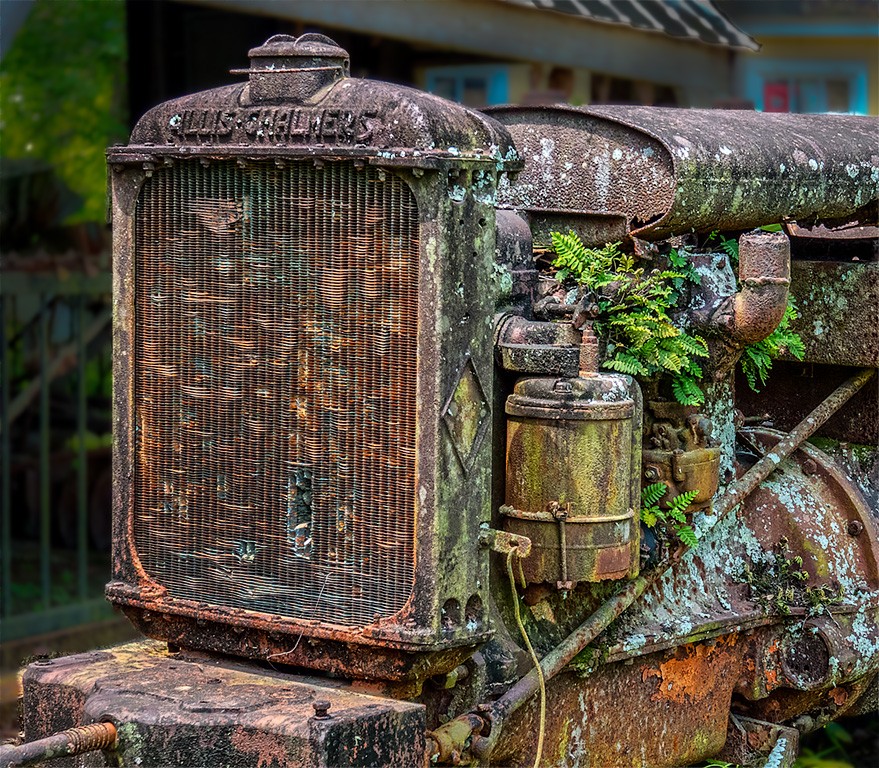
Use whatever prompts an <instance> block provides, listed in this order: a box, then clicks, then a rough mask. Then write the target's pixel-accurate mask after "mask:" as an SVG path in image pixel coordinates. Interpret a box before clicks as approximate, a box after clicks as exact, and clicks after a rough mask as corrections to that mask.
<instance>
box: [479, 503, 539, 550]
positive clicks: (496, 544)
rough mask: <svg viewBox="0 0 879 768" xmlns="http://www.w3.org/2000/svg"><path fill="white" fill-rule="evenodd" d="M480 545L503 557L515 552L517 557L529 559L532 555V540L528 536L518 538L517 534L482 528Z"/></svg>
mask: <svg viewBox="0 0 879 768" xmlns="http://www.w3.org/2000/svg"><path fill="white" fill-rule="evenodd" d="M501 511H503V510H501ZM479 543H480V545H482V546H483V547H488V549H490V550H491V551H492V552H498V553H499V554H501V555H508V554H510V552H515V554H516V557H528V555H530V554H531V539H529V538H528V537H527V536H518V535H517V534H515V533H507V532H506V531H498V530H496V529H494V528H488V527H485V528H482V529H481V530H480V531H479Z"/></svg>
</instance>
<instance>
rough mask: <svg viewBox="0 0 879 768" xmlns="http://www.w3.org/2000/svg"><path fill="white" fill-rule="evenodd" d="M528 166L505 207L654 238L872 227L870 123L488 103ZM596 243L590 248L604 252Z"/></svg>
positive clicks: (877, 165)
mask: <svg viewBox="0 0 879 768" xmlns="http://www.w3.org/2000/svg"><path fill="white" fill-rule="evenodd" d="M487 112H488V114H490V115H492V116H493V117H495V118H497V119H498V120H500V121H501V122H502V123H504V124H505V125H506V126H507V127H508V128H509V130H510V132H511V134H512V135H513V139H514V140H515V142H516V145H517V147H518V148H519V151H520V152H521V154H522V156H523V157H524V158H525V160H526V163H527V165H526V168H525V170H524V172H523V173H522V174H521V175H520V176H519V177H518V179H517V180H516V182H515V183H513V184H510V185H509V186H506V185H504V186H503V187H502V189H501V190H500V201H501V205H502V206H503V207H509V208H513V209H516V210H524V211H528V212H529V215H530V216H531V217H532V218H540V212H541V211H544V210H546V211H550V212H551V213H552V214H553V215H558V214H559V213H562V212H563V211H568V212H570V213H581V214H583V215H584V216H592V215H599V216H603V217H607V216H623V217H625V219H626V221H627V225H628V229H629V230H630V232H631V233H632V234H633V235H635V236H637V237H639V238H643V239H648V240H654V239H661V238H665V237H669V236H670V235H675V234H682V233H685V232H690V231H692V230H695V231H697V232H710V231H713V230H717V229H720V230H743V229H750V228H752V227H756V226H760V225H761V224H769V223H774V222H779V221H783V220H788V219H795V220H802V221H812V220H815V219H818V220H825V221H846V220H850V219H858V220H860V221H861V223H869V222H872V221H873V220H875V217H876V210H875V209H876V206H877V194H879V152H877V149H876V129H875V123H874V122H873V120H872V118H869V117H849V116H833V117H829V116H826V115H792V114H759V113H756V112H736V111H728V110H722V111H721V110H693V109H687V110H680V109H659V108H655V107H613V106H608V107H588V108H576V107H566V106H555V107H543V108H541V107H530V108H529V107H497V108H492V109H489V110H487ZM604 242H605V241H604V240H601V241H600V242H599V243H597V244H598V245H603V244H604Z"/></svg>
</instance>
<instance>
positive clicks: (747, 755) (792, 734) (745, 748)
mask: <svg viewBox="0 0 879 768" xmlns="http://www.w3.org/2000/svg"><path fill="white" fill-rule="evenodd" d="M799 743H800V732H799V731H798V730H797V729H796V728H790V727H787V726H783V725H777V724H776V723H767V722H765V721H763V720H755V719H754V718H751V717H741V716H739V717H737V716H735V715H733V716H731V717H730V719H729V730H728V732H727V737H726V744H724V746H723V749H722V750H721V752H720V753H718V755H717V757H718V759H721V760H729V761H731V762H733V763H735V764H736V765H751V764H752V763H755V762H756V761H758V760H760V758H761V757H766V756H767V755H772V756H773V757H774V758H775V761H774V762H773V763H772V765H774V766H776V768H791V767H792V766H793V764H794V761H795V760H796V757H797V754H798V750H799ZM768 764H769V763H764V765H768Z"/></svg>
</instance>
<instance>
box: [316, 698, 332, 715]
mask: <svg viewBox="0 0 879 768" xmlns="http://www.w3.org/2000/svg"><path fill="white" fill-rule="evenodd" d="M311 706H312V708H313V709H314V718H315V720H327V719H329V717H330V714H329V712H330V707H331V706H332V704H330V702H328V701H327V700H326V699H316V700H315V701H313V702H311Z"/></svg>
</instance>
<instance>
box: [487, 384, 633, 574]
mask: <svg viewBox="0 0 879 768" xmlns="http://www.w3.org/2000/svg"><path fill="white" fill-rule="evenodd" d="M633 387H637V384H634V383H631V382H630V381H629V380H628V379H627V378H626V377H623V376H619V375H615V374H595V375H592V376H590V377H587V378H582V377H581V378H574V379H554V378H530V379H521V380H520V381H519V382H518V383H517V384H516V386H515V388H514V391H513V394H512V395H510V397H509V398H508V399H507V405H506V412H507V416H508V418H507V473H506V477H507V485H506V488H507V495H506V506H505V507H503V508H502V510H501V512H502V514H503V526H504V529H505V530H507V531H510V532H512V533H517V534H519V535H522V536H527V537H528V538H529V539H531V543H532V552H531V556H530V557H527V558H525V559H524V560H523V561H522V569H523V571H524V574H525V580H526V581H527V582H528V583H540V582H557V583H558V585H559V586H560V587H561V588H563V589H570V588H571V587H572V586H573V585H575V584H576V583H577V582H579V581H601V580H603V579H619V578H623V577H625V576H627V575H634V574H635V573H637V569H638V558H639V536H638V532H639V529H638V522H637V519H636V507H637V504H638V500H637V498H636V497H635V496H634V494H633V487H634V482H633V476H635V475H637V472H638V470H637V467H638V465H639V463H640V462H639V458H640V457H639V453H640V451H639V450H638V449H639V448H640V445H639V443H640V439H639V434H640V424H641V411H640V408H639V407H638V402H637V400H638V399H637V397H635V396H633V394H632V389H633Z"/></svg>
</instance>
